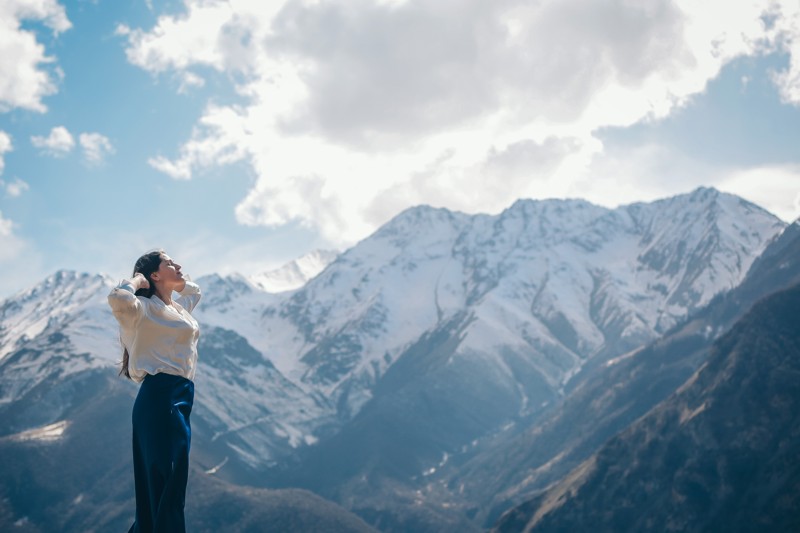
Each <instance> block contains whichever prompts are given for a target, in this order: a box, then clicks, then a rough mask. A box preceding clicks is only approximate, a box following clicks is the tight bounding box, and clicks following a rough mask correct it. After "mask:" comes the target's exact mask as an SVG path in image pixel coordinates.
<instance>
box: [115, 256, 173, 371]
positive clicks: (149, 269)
mask: <svg viewBox="0 0 800 533" xmlns="http://www.w3.org/2000/svg"><path fill="white" fill-rule="evenodd" d="M163 253H164V250H153V251H152V252H147V253H146V254H144V255H143V256H142V257H140V258H139V259H137V260H136V264H135V265H134V266H133V274H132V275H131V277H133V276H135V275H136V274H141V275H143V276H144V277H145V278H147V281H148V282H149V283H150V287H148V288H146V289H139V290H137V291H136V296H144V297H145V298H150V297H151V296H153V294H155V292H156V284H155V283H153V280H152V279H150V276H151V275H152V274H153V272H156V271H157V270H158V267H159V266H161V254H163ZM128 359H129V355H128V348H126V347H125V346H124V345H123V349H122V368H121V369H120V371H119V375H120V376H125V377H126V378H129V379H130V377H131V374H130V372H129V371H128Z"/></svg>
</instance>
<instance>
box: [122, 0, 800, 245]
mask: <svg viewBox="0 0 800 533" xmlns="http://www.w3.org/2000/svg"><path fill="white" fill-rule="evenodd" d="M185 4H186V12H185V13H184V14H181V15H176V16H161V17H159V19H158V21H157V23H156V25H155V27H154V28H152V29H151V30H150V31H145V30H140V29H135V30H131V29H128V28H125V29H123V30H121V31H119V32H118V33H120V35H123V36H125V37H126V38H127V41H128V48H127V56H128V59H129V61H131V62H132V63H134V64H136V65H139V66H140V67H142V68H144V69H146V70H148V71H150V72H153V73H156V74H157V73H171V74H172V75H176V76H177V79H183V80H186V79H187V77H188V79H192V78H191V76H193V74H191V72H190V69H191V68H194V67H203V68H210V69H213V70H217V71H220V72H223V73H226V74H229V75H230V77H229V79H231V80H232V81H233V83H235V88H236V90H237V92H238V93H239V95H241V96H242V97H244V98H245V99H246V104H245V105H230V106H225V105H221V104H219V103H218V102H217V103H216V104H213V105H209V106H208V107H207V108H206V110H205V112H204V114H203V116H202V118H201V119H200V120H199V123H198V126H197V128H195V130H194V132H193V134H192V136H191V139H189V140H188V141H187V142H186V143H185V144H184V145H183V146H182V147H181V149H180V152H179V155H178V157H177V158H176V159H174V160H171V159H167V158H165V157H163V156H159V157H154V158H152V159H151V160H150V164H151V165H152V166H153V167H155V168H157V169H159V170H161V171H163V172H165V173H167V174H168V175H170V176H172V177H174V178H179V179H190V178H191V177H192V175H193V173H194V172H195V171H196V170H200V169H203V168H205V167H208V166H211V165H221V164H227V163H231V162H234V161H247V162H248V163H249V164H251V165H252V167H253V169H254V171H255V173H256V175H257V176H258V179H257V181H256V183H255V184H254V186H253V187H252V189H251V190H250V191H249V192H248V194H247V195H246V197H245V198H244V199H243V200H242V202H241V203H240V204H239V206H238V207H237V209H236V214H237V218H238V220H239V221H240V222H242V223H245V224H264V225H270V226H277V225H281V224H285V223H287V222H290V221H295V222H300V223H302V224H306V225H308V226H311V227H315V228H317V229H318V230H319V231H320V232H321V233H322V234H323V235H325V236H326V237H327V238H329V239H330V240H331V241H333V242H336V243H348V242H352V241H354V240H356V239H358V238H360V237H363V236H364V235H365V234H366V233H367V232H369V231H370V230H372V229H374V228H375V227H376V226H377V225H378V224H380V223H382V222H384V221H385V220H386V219H387V218H388V217H390V216H392V215H394V214H395V213H396V212H397V211H398V210H399V209H402V208H403V207H406V206H408V205H411V204H416V203H432V204H437V205H444V206H447V207H451V208H457V209H461V210H465V211H478V210H480V211H496V210H498V209H501V208H502V207H504V206H506V205H508V204H509V203H510V202H511V201H513V200H514V199H515V198H518V197H521V196H531V197H546V196H565V195H570V196H576V195H580V196H585V193H586V191H587V189H591V183H590V181H591V180H590V174H589V172H590V171H592V169H596V168H598V164H599V163H598V162H602V164H603V166H605V167H607V168H610V167H613V166H614V165H619V164H626V163H625V162H624V159H623V160H622V161H617V162H612V161H611V160H610V159H609V158H608V157H607V156H604V155H603V150H604V149H603V146H602V145H601V144H600V143H599V142H598V141H597V140H596V139H595V138H594V137H593V132H594V131H596V130H597V129H598V128H601V127H606V126H627V125H631V124H633V123H636V122H638V121H642V120H653V119H658V118H661V117H665V116H667V115H669V113H671V112H672V111H673V110H674V109H676V108H677V107H680V106H683V105H685V103H686V102H687V101H688V100H689V99H690V98H691V97H692V96H693V95H696V94H698V93H700V92H702V91H704V90H705V87H706V84H707V82H708V81H709V80H711V79H713V78H714V77H715V76H717V74H718V73H719V71H720V69H721V68H722V67H723V66H724V65H725V64H726V63H727V62H729V61H731V60H732V59H734V58H736V57H740V56H743V55H755V54H759V53H764V52H765V51H769V50H775V49H776V48H778V47H781V46H783V47H786V46H789V43H794V42H800V31H798V30H797V29H796V28H794V27H793V26H792V24H794V22H791V21H793V20H796V17H795V18H792V17H794V15H792V16H789V14H790V12H792V13H793V12H796V11H797V8H796V7H791V6H794V4H792V5H791V6H790V4H789V2H784V3H778V2H771V3H768V4H765V3H764V2H762V1H758V0H753V1H741V2H735V3H731V2H728V1H723V0H708V1H706V2H695V1H693V0H679V1H674V2H671V1H667V0H656V1H653V2H645V3H636V2H630V1H627V0H614V1H610V2H603V3H597V2H592V1H589V0H545V1H542V2H536V3H531V2H525V1H523V0H507V1H503V2H485V1H483V0H441V1H437V2H433V1H430V2H413V1H407V2H394V1H392V2H387V1H370V0H354V1H352V2H346V3H336V2H332V1H326V0H313V1H312V0H307V1H303V0H289V1H286V2H268V3H264V2H260V1H256V0H247V1H245V0H230V1H227V2H222V1H220V2H210V1H208V0H186V2H185ZM792 10H794V11H792ZM765 12H766V13H767V14H768V16H767V17H765V16H764V14H765ZM788 35H797V36H798V38H796V39H795V40H794V41H792V40H790V39H788V38H787V36H788ZM795 57H797V58H798V61H800V54H795V53H794V52H793V51H792V60H793V61H794V58H795ZM792 65H794V63H792ZM796 70H800V69H795V68H794V67H793V66H792V67H791V68H790V69H789V70H787V73H781V74H778V75H777V77H776V83H779V84H780V83H784V84H786V85H787V86H796V85H798V84H797V83H796V81H797V80H795V81H792V80H793V78H792V75H790V74H788V73H792V72H795V71H796ZM797 79H798V80H800V77H798V78H797ZM792 84H794V85H792ZM782 90H783V89H782ZM787 91H788V89H787V90H784V93H786V94H790V95H791V94H792V93H791V91H788V92H787ZM641 163H642V164H643V165H644V167H642V168H646V166H647V165H648V164H651V163H648V161H647V160H645V159H642V160H641ZM640 170H641V168H640ZM635 173H636V170H635V169H633V168H630V169H629V174H630V175H633V174H635ZM604 183H606V184H607V183H608V180H605V181H604ZM626 183H629V184H630V183H633V185H634V187H633V188H632V190H631V194H637V193H638V195H639V196H638V197H635V198H634V199H641V196H642V195H647V194H649V192H648V191H649V190H652V191H653V192H655V191H656V190H657V189H659V187H658V186H656V185H654V184H650V185H648V184H647V183H644V184H639V183H638V182H636V181H633V182H630V181H626ZM587 186H588V187H587ZM673 186H674V185H673ZM648 187H650V189H648ZM595 190H596V194H597V196H598V197H602V196H603V195H604V194H608V192H607V191H605V192H604V190H601V189H600V188H599V187H598V188H595ZM680 190H685V188H682V189H680ZM614 192H615V193H617V195H618V196H619V194H620V191H619V190H616V191H614ZM672 192H675V191H672Z"/></svg>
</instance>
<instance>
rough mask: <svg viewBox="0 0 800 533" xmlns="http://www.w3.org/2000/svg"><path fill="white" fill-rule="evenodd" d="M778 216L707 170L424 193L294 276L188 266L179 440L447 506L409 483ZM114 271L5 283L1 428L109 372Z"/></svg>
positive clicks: (543, 402)
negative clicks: (193, 299) (626, 190)
mask: <svg viewBox="0 0 800 533" xmlns="http://www.w3.org/2000/svg"><path fill="white" fill-rule="evenodd" d="M782 227H783V224H782V223H781V222H780V221H779V220H777V219H776V218H775V217H773V216H772V215H770V214H769V213H767V212H765V211H763V210H761V209H760V208H758V207H756V206H754V205H752V204H749V203H747V202H745V201H743V200H741V199H740V198H737V197H735V196H731V195H726V194H722V193H719V192H718V191H715V190H713V189H699V190H697V191H694V192H692V193H690V194H686V195H680V196H677V197H675V198H672V199H667V200H663V201H659V202H654V203H650V204H634V205H631V206H623V207H620V208H617V209H613V210H612V209H606V208H603V207H599V206H594V205H592V204H589V203H587V202H583V201H580V200H546V201H531V200H522V201H519V202H517V203H515V204H514V205H513V206H511V207H510V208H509V209H507V210H506V211H504V212H503V213H501V214H499V215H496V216H489V215H465V214H462V213H453V212H450V211H447V210H444V209H433V208H429V207H424V206H423V207H417V208H412V209H409V210H407V211H406V212H404V213H402V214H401V215H399V216H398V217H396V218H395V219H393V220H392V221H391V222H389V223H388V224H386V225H385V226H383V227H382V228H381V229H379V230H378V231H377V232H376V233H375V234H373V235H372V236H370V237H369V238H367V239H365V240H364V241H362V242H361V243H359V244H358V245H356V246H355V247H353V248H351V249H350V250H348V251H346V252H345V253H343V254H341V255H340V256H338V257H337V258H336V260H335V261H334V262H333V263H331V264H330V265H328V266H327V267H326V268H325V269H324V271H322V272H321V273H320V274H319V275H317V276H316V277H314V278H313V279H311V280H310V281H308V282H307V283H306V284H305V285H303V286H302V287H300V288H297V289H294V290H292V291H287V292H282V293H278V294H272V293H268V292H265V291H264V290H262V289H260V288H259V287H258V286H256V285H255V284H254V283H253V282H252V281H251V280H250V279H248V278H246V277H245V276H242V275H231V276H226V277H222V276H217V275H212V276H207V277H205V278H201V279H200V280H198V281H199V282H200V284H201V286H202V287H203V291H204V296H203V301H202V303H201V305H200V306H199V307H198V309H197V312H196V316H197V317H198V319H199V321H200V323H201V329H202V331H203V333H202V335H201V339H200V342H201V346H200V361H199V366H200V368H199V369H198V374H197V409H196V411H195V413H194V415H193V424H194V427H195V429H196V435H197V439H196V441H195V445H194V447H193V453H194V452H195V451H196V452H197V453H196V455H195V457H196V459H197V461H198V464H199V465H200V466H201V468H202V469H204V470H212V469H217V470H215V472H216V473H215V474H214V475H216V476H218V477H221V478H223V479H226V480H228V481H234V482H238V483H249V484H260V485H271V486H281V485H287V486H298V485H299V486H303V487H306V488H311V489H314V490H317V491H319V492H320V493H322V494H323V495H326V496H330V497H334V498H336V499H337V501H339V502H342V503H345V504H346V505H347V506H348V508H351V509H352V508H356V507H358V508H359V513H360V514H361V515H362V516H365V517H366V516H370V517H371V518H370V520H371V521H372V523H375V524H377V523H384V524H401V523H406V524H408V523H412V522H413V523H414V524H417V525H419V524H422V523H428V524H434V525H431V527H432V528H433V529H435V528H436V526H435V524H436V523H438V524H440V525H441V524H449V525H453V524H456V525H459V524H462V523H463V521H464V520H466V521H468V519H466V518H465V514H464V512H462V509H461V508H459V505H461V504H462V503H463V501H459V502H458V505H455V504H454V505H451V498H452V496H453V493H452V492H451V491H450V489H446V490H444V491H443V494H444V496H442V497H441V498H439V497H438V495H437V497H430V498H428V497H425V498H424V499H423V501H422V502H420V501H419V499H420V496H419V495H418V493H417V491H418V490H419V491H421V493H422V494H428V493H426V492H425V491H427V490H428V486H429V485H430V484H431V483H432V481H433V480H434V479H435V478H436V476H437V475H438V473H439V472H445V471H447V470H448V469H450V468H451V467H452V466H453V465H460V464H463V463H464V462H465V461H466V460H468V459H469V458H470V457H471V456H472V455H473V453H474V450H476V449H477V448H478V447H480V446H482V444H483V443H484V442H485V441H486V440H488V439H494V438H497V439H502V438H505V436H506V435H507V434H508V431H506V428H508V427H512V428H515V427H521V426H520V424H522V423H525V424H527V423H530V422H531V420H536V419H538V417H540V416H541V415H542V413H543V411H544V410H546V409H547V408H548V406H551V405H553V404H554V403H555V402H557V401H559V400H560V398H562V397H563V395H564V394H566V393H568V392H569V391H570V390H572V389H574V388H575V387H576V384H577V386H579V385H580V384H581V383H583V382H584V381H585V376H586V375H588V374H589V371H590V370H592V369H594V368H600V367H602V366H603V365H604V364H605V363H606V362H607V361H609V360H615V359H614V358H616V357H617V356H619V355H620V354H622V353H625V352H627V351H629V350H631V349H634V348H637V347H639V346H640V345H641V344H642V343H645V342H648V341H650V340H652V339H654V338H657V337H658V336H659V335H660V334H661V333H663V332H664V331H665V330H666V329H667V328H669V327H672V326H673V325H674V324H676V323H678V322H679V321H681V320H684V319H685V317H686V316H688V315H689V314H690V313H693V312H695V311H696V310H697V309H699V308H700V307H702V306H703V305H705V303H707V302H708V301H710V300H711V299H712V298H713V297H714V295H716V294H719V293H720V292H721V291H724V290H726V289H729V288H731V287H733V286H736V285H737V284H738V283H739V282H740V281H741V279H742V277H743V276H744V273H745V271H746V270H747V268H748V267H749V265H750V264H751V263H752V261H753V259H754V258H755V257H756V256H757V255H758V254H759V253H760V252H761V251H762V250H763V249H764V247H765V246H766V243H767V242H768V241H769V240H770V239H771V238H772V236H773V235H775V234H776V233H777V232H778V231H779V230H780V229H781V228H782ZM111 285H112V282H111V280H110V279H109V278H107V277H103V276H99V277H94V276H88V275H77V274H74V273H68V272H61V273H58V274H57V275H55V276H54V277H52V278H50V279H48V280H45V282H43V284H42V285H40V286H38V287H36V288H34V289H31V290H30V291H25V292H23V293H20V294H18V295H16V296H15V297H12V298H10V299H8V300H6V301H5V302H3V303H2V304H0V339H1V340H2V344H0V353H2V354H4V355H3V356H2V358H0V422H2V424H0V436H3V435H9V434H12V433H19V432H21V431H25V430H28V429H31V428H36V427H39V426H44V425H47V424H52V423H55V422H61V421H67V422H69V416H70V415H69V413H70V412H72V411H71V410H72V409H73V408H77V407H76V406H80V405H84V404H85V403H86V402H88V401H96V398H94V399H93V398H92V396H91V395H92V392H93V389H92V387H84V386H76V385H75V384H76V383H78V381H75V379H78V378H79V377H80V376H81V375H84V374H85V375H89V374H91V373H92V372H94V371H100V372H106V373H108V374H113V372H114V370H113V365H114V363H115V362H116V360H117V359H118V358H119V352H120V347H119V345H118V343H117V342H116V329H117V328H116V324H115V322H114V320H113V317H112V316H111V314H110V312H109V310H108V306H107V304H106V302H105V297H106V294H107V293H108V290H109V289H110V287H111ZM73 374H74V376H75V379H73ZM36 402H39V403H38V405H37V404H36ZM34 406H36V407H34ZM398 443H405V444H402V445H401V444H398ZM332 457H335V460H332V459H331V458H332ZM334 463H335V464H334ZM219 465H222V466H219ZM217 467H219V468H217ZM436 479H438V478H436ZM467 485H468V484H467ZM465 490H466V489H465ZM400 496H402V497H400ZM387 498H388V500H389V501H392V502H401V503H398V505H397V506H395V507H392V508H382V507H381V502H383V501H387ZM478 500H479V499H478ZM445 504H446V505H445ZM415 509H416V510H420V512H419V514H418V515H415V516H416V518H413V520H412V522H408V521H407V520H406V518H407V517H408V516H410V515H409V513H412V514H413V513H414V512H417V511H415ZM467 512H468V513H472V514H474V513H473V512H472V511H467ZM404 513H405V514H404ZM381 521H383V522H381ZM404 521H405V522H404ZM468 526H470V524H467V525H466V526H465V527H468ZM472 526H474V524H472ZM386 527H390V526H389V525H387V526H386ZM420 527H421V526H420ZM459 527H460V526H459ZM470 527H471V526H470Z"/></svg>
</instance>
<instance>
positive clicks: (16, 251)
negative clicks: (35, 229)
mask: <svg viewBox="0 0 800 533" xmlns="http://www.w3.org/2000/svg"><path fill="white" fill-rule="evenodd" d="M14 228H15V225H14V223H13V222H11V220H9V219H7V218H5V217H3V213H2V211H0V264H3V263H6V262H9V261H11V260H13V259H16V258H18V257H19V255H20V253H21V252H22V250H23V249H24V248H25V242H24V241H23V240H22V239H20V238H19V237H17V236H16V235H15V234H14ZM0 285H2V283H0Z"/></svg>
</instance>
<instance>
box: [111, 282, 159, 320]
mask: <svg viewBox="0 0 800 533" xmlns="http://www.w3.org/2000/svg"><path fill="white" fill-rule="evenodd" d="M148 287H150V283H149V282H148V281H147V278H145V277H144V276H143V275H141V274H136V275H135V276H133V277H132V278H131V279H125V280H122V281H121V282H120V283H119V285H117V286H116V287H114V288H113V289H112V290H111V293H110V294H109V295H108V305H110V306H111V312H112V313H114V317H116V319H117V321H118V322H119V323H120V325H121V326H123V327H133V326H135V325H136V322H138V321H139V319H140V318H141V316H142V313H143V312H144V310H143V307H142V302H140V301H139V299H138V298H137V297H136V291H138V290H139V289H147V288H148Z"/></svg>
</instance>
